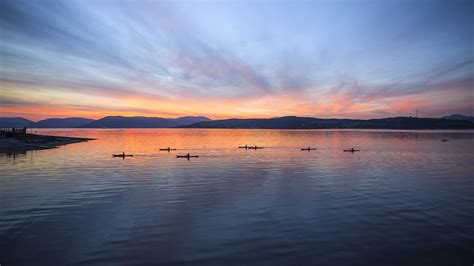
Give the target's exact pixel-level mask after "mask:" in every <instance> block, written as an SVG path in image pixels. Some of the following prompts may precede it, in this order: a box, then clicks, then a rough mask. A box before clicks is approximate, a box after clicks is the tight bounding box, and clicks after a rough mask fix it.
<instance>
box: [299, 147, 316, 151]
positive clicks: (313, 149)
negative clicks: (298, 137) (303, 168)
mask: <svg viewBox="0 0 474 266" xmlns="http://www.w3.org/2000/svg"><path fill="white" fill-rule="evenodd" d="M301 150H302V151H315V150H317V149H316V148H310V147H308V148H301Z"/></svg>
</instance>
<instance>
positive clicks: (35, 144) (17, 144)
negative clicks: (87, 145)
mask: <svg viewBox="0 0 474 266" xmlns="http://www.w3.org/2000/svg"><path fill="white" fill-rule="evenodd" d="M89 140H94V139H88V138H75V137H60V136H46V135H35V134H26V135H22V136H12V137H6V136H2V137H0V152H20V151H26V150H42V149H53V148H57V147H59V146H61V145H67V144H72V143H78V142H86V141H89Z"/></svg>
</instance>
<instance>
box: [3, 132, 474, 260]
mask: <svg viewBox="0 0 474 266" xmlns="http://www.w3.org/2000/svg"><path fill="white" fill-rule="evenodd" d="M40 133H42V134H52V135H62V136H78V137H91V138H97V140H95V141H90V142H87V143H78V144H71V145H67V146H62V147H60V148H57V149H51V150H40V151H29V152H26V153H24V154H0V170H1V177H0V264H1V265H2V266H8V265H104V264H105V265H143V264H149V265H177V264H179V265H183V264H184V265H303V264H305V265H472V264H473V263H474V176H473V173H474V166H473V165H474V155H473V153H472V152H473V148H474V132H473V131H467V132H466V131H464V132H462V131H453V132H446V131H445V132H442V131H412V132H407V131H398V132H397V131H295V130H225V129H224V130H220V129H214V130H207V129H123V130H111V129H106V130H88V129H87V130H69V129H68V130H44V129H43V130H40ZM443 138H447V139H449V141H448V142H441V141H440V140H441V139H443ZM245 144H248V145H258V146H264V147H265V148H264V149H262V150H244V149H238V148H237V147H238V146H242V145H245ZM168 146H169V147H172V148H177V149H179V150H178V151H171V152H169V153H168V152H163V151H159V148H164V147H168ZM308 146H311V147H317V148H318V150H316V151H311V152H307V151H301V150H300V148H302V147H308ZM352 147H355V148H360V150H361V151H360V152H357V153H347V152H342V149H344V148H352ZM121 152H126V153H131V154H133V155H134V156H133V157H130V158H125V159H122V158H113V157H112V156H111V155H112V153H121ZM186 153H191V154H192V155H193V154H196V155H199V156H200V157H199V158H191V159H190V160H189V161H188V160H187V159H178V158H176V155H177V154H186Z"/></svg>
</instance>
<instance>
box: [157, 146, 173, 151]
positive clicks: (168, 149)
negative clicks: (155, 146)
mask: <svg viewBox="0 0 474 266" xmlns="http://www.w3.org/2000/svg"><path fill="white" fill-rule="evenodd" d="M175 150H176V149H171V148H170V147H168V148H165V149H160V151H175Z"/></svg>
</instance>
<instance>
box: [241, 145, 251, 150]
mask: <svg viewBox="0 0 474 266" xmlns="http://www.w3.org/2000/svg"><path fill="white" fill-rule="evenodd" d="M248 148H249V146H247V145H245V146H239V149H248Z"/></svg>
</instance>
